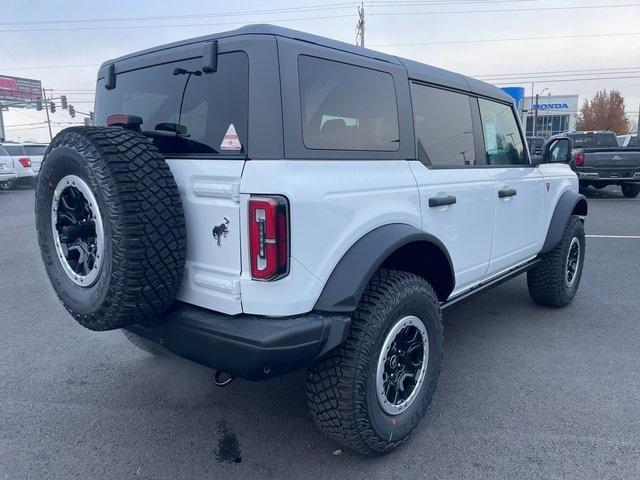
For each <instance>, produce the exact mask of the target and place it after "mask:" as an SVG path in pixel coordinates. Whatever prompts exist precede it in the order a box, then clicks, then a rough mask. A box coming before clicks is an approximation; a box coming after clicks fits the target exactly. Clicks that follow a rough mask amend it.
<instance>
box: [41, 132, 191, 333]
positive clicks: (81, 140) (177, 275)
mask: <svg viewBox="0 0 640 480" xmlns="http://www.w3.org/2000/svg"><path fill="white" fill-rule="evenodd" d="M68 175H74V176H76V177H78V178H80V179H81V180H82V181H83V182H84V183H85V184H86V185H88V187H89V188H90V190H91V193H92V194H93V195H94V196H95V199H96V203H97V204H98V209H99V212H100V214H101V216H102V225H103V229H104V253H103V257H102V258H103V260H102V266H101V270H99V276H98V277H97V279H96V280H95V283H94V284H93V285H91V286H89V287H86V286H80V285H77V284H76V283H74V282H73V281H72V279H71V278H70V277H69V275H68V274H67V273H66V272H65V270H64V268H63V264H62V260H61V259H60V258H59V257H58V254H57V252H56V245H55V243H54V241H57V238H56V239H54V233H53V229H52V221H51V218H52V211H51V210H52V202H53V193H54V190H55V188H56V185H57V184H58V182H59V181H60V180H61V179H62V178H64V177H65V176H68ZM35 212H36V228H37V232H38V242H39V245H40V250H41V254H42V259H43V261H44V264H45V267H46V271H47V274H48V276H49V279H50V281H51V285H52V286H53V288H54V290H55V292H56V293H57V295H58V297H59V298H60V300H61V301H62V303H63V304H64V306H65V307H66V308H67V310H68V311H69V312H70V313H71V315H72V316H73V317H74V318H75V319H76V320H77V321H78V322H79V323H80V324H81V325H83V326H85V327H87V328H89V329H91V330H111V329H116V328H121V327H124V326H126V325H130V324H133V323H143V324H153V323H155V322H156V321H157V319H158V318H159V317H160V315H161V314H162V312H163V311H164V310H165V309H166V308H167V307H168V306H169V305H171V303H172V302H173V301H174V299H175V296H176V293H177V290H178V287H179V285H180V281H181V279H182V273H183V270H184V264H185V257H186V232H185V230H186V229H185V219H184V213H183V209H182V203H181V200H180V196H179V193H178V187H177V185H176V182H175V180H174V178H173V175H172V174H171V171H170V170H169V166H168V165H167V163H166V161H165V160H164V158H163V157H162V155H161V154H160V152H159V151H158V150H157V148H156V147H155V146H154V145H153V144H152V143H151V142H150V141H149V140H148V139H147V138H146V137H144V136H143V135H141V134H139V133H135V132H132V131H129V130H125V129H122V128H119V127H73V128H68V129H66V130H63V131H62V132H60V133H59V134H58V135H57V136H56V137H55V138H54V139H53V141H52V142H51V145H50V146H49V148H48V149H47V152H46V155H45V158H44V161H43V163H42V167H41V171H40V174H39V175H38V183H37V186H36V201H35Z"/></svg>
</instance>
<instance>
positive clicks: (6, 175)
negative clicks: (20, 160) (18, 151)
mask: <svg viewBox="0 0 640 480" xmlns="http://www.w3.org/2000/svg"><path fill="white" fill-rule="evenodd" d="M15 180H16V169H15V168H14V167H13V159H12V158H11V155H9V152H7V151H6V150H5V149H4V147H3V146H2V145H0V189H7V188H11V187H12V186H13V183H14V182H15Z"/></svg>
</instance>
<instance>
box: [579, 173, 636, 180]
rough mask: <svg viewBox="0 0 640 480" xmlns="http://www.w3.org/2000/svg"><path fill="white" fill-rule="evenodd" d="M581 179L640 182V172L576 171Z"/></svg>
mask: <svg viewBox="0 0 640 480" xmlns="http://www.w3.org/2000/svg"><path fill="white" fill-rule="evenodd" d="M576 173H577V174H578V178H579V179H580V180H588V181H594V182H595V181H598V182H640V172H635V173H631V172H629V173H623V174H620V175H612V174H611V173H609V172H576Z"/></svg>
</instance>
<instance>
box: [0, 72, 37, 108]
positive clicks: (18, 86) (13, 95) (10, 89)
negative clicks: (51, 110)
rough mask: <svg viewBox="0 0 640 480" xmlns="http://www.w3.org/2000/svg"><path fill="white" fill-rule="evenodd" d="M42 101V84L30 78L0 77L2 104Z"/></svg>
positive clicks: (0, 98)
mask: <svg viewBox="0 0 640 480" xmlns="http://www.w3.org/2000/svg"><path fill="white" fill-rule="evenodd" d="M41 99H42V82H40V80H32V79H30V78H20V77H8V76H5V75H0V103H2V102H4V103H7V102H26V101H33V100H41Z"/></svg>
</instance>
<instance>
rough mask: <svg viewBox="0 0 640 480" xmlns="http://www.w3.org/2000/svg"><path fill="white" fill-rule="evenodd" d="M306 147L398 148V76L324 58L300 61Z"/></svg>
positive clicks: (340, 148)
mask: <svg viewBox="0 0 640 480" xmlns="http://www.w3.org/2000/svg"><path fill="white" fill-rule="evenodd" d="M298 71H299V79H300V102H301V108H302V135H303V139H304V145H305V146H306V147H307V148H310V149H322V150H373V151H375V150H381V151H397V150H398V147H399V142H400V134H399V130H398V107H397V104H396V92H395V86H394V82H393V77H392V76H391V75H390V74H389V73H386V72H381V71H378V70H372V69H370V68H364V67H358V66H355V65H349V64H346V63H340V62H334V61H331V60H324V59H321V58H315V57H309V56H306V55H302V56H300V59H299V61H298Z"/></svg>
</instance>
